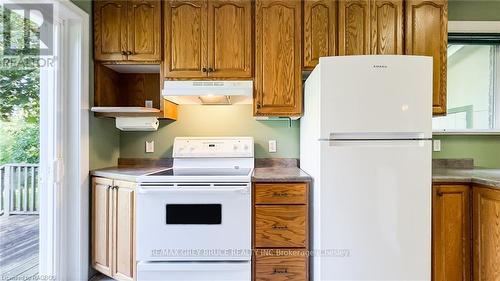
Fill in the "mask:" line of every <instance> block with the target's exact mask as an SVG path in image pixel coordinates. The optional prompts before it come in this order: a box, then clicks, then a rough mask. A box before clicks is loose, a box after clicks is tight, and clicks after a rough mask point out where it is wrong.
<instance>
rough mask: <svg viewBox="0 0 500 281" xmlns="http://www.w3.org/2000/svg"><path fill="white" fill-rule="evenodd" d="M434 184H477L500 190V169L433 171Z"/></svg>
mask: <svg viewBox="0 0 500 281" xmlns="http://www.w3.org/2000/svg"><path fill="white" fill-rule="evenodd" d="M432 182H434V183H440V182H443V183H476V184H482V185H487V186H491V187H493V188H497V189H500V169H485V168H473V169H446V168H440V169H433V170H432Z"/></svg>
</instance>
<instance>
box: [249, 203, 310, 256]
mask: <svg viewBox="0 0 500 281" xmlns="http://www.w3.org/2000/svg"><path fill="white" fill-rule="evenodd" d="M306 229H307V206H305V205H282V206H269V205H257V206H255V247H269V248H275V247H297V248H301V247H307V231H306Z"/></svg>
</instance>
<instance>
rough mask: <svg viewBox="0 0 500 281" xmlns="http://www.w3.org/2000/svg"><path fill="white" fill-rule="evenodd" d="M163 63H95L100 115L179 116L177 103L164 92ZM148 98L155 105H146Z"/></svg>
mask: <svg viewBox="0 0 500 281" xmlns="http://www.w3.org/2000/svg"><path fill="white" fill-rule="evenodd" d="M161 87H162V81H161V75H160V65H153V64H148V65H125V64H104V63H99V62H96V63H95V92H94V107H93V109H94V110H92V111H93V112H94V115H95V116H96V117H158V118H160V119H171V120H176V119H177V105H176V104H175V103H172V102H171V101H167V100H165V99H163V97H162V95H161ZM146 101H150V102H151V103H152V106H153V108H147V107H145V105H146Z"/></svg>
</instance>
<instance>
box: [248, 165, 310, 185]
mask: <svg viewBox="0 0 500 281" xmlns="http://www.w3.org/2000/svg"><path fill="white" fill-rule="evenodd" d="M311 180H312V178H311V176H309V175H308V174H307V173H306V172H304V171H302V170H301V169H299V168H297V167H266V168H255V169H254V171H253V175H252V182H309V181H311Z"/></svg>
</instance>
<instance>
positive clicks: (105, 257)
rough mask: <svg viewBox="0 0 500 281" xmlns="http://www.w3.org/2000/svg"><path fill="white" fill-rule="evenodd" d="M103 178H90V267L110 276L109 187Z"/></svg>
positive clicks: (110, 225)
mask: <svg viewBox="0 0 500 281" xmlns="http://www.w3.org/2000/svg"><path fill="white" fill-rule="evenodd" d="M112 184H113V182H112V181H111V180H109V179H104V178H92V191H91V192H92V199H91V252H92V253H91V256H92V258H91V260H92V267H93V268H95V269H96V270H98V271H100V272H102V273H103V274H106V275H108V276H111V245H112V242H113V241H112V239H111V238H112V237H111V228H112V219H111V208H112V206H111V196H110V194H111V185H112Z"/></svg>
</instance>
